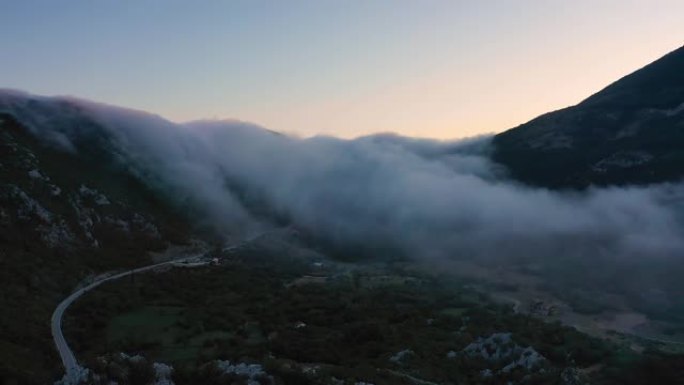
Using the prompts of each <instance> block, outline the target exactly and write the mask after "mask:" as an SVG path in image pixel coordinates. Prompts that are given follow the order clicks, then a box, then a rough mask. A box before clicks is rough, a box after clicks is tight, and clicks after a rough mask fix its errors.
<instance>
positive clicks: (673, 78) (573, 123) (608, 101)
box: [493, 47, 684, 188]
mask: <svg viewBox="0 0 684 385" xmlns="http://www.w3.org/2000/svg"><path fill="white" fill-rule="evenodd" d="M682 69H684V47H681V48H678V49H677V50H675V51H672V52H671V53H669V54H667V55H665V56H663V57H662V58H661V59H658V60H656V61H654V62H652V63H651V64H649V65H647V66H645V67H643V68H641V69H639V70H637V71H635V72H633V73H631V74H629V75H627V76H624V77H622V78H621V79H619V80H617V81H615V82H613V83H611V84H610V85H608V86H607V87H605V88H603V89H602V90H600V91H599V92H597V93H595V94H593V95H591V96H589V97H588V98H586V99H584V100H583V101H581V102H580V103H578V104H577V105H575V106H571V107H566V108H563V109H560V110H557V111H553V112H549V113H546V114H543V115H541V116H539V117H537V118H535V119H532V120H531V121H529V122H527V123H525V124H522V125H520V126H517V127H515V128H512V129H510V130H507V131H505V132H503V133H500V134H498V135H496V136H495V137H494V140H493V144H494V151H493V159H494V160H495V161H496V162H498V163H500V164H502V165H504V166H506V167H507V168H508V170H509V171H510V174H511V176H512V177H513V178H515V179H517V180H519V181H522V182H524V183H527V184H530V185H536V186H542V187H549V188H586V187H588V186H590V185H599V186H605V185H629V184H649V183H660V182H672V181H677V180H679V179H681V178H682V177H684V168H682V167H680V166H679V165H680V164H682V162H683V161H684V151H683V150H681V149H682V148H684V70H682Z"/></svg>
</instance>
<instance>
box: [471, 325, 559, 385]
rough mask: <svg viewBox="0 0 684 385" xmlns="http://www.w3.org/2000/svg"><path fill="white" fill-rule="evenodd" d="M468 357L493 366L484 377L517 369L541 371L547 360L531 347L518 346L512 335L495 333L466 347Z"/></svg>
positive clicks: (484, 373)
mask: <svg viewBox="0 0 684 385" xmlns="http://www.w3.org/2000/svg"><path fill="white" fill-rule="evenodd" d="M462 353H463V354H465V355H466V356H467V357H470V358H477V359H482V360H484V361H486V362H487V363H489V364H491V365H492V369H487V371H483V373H482V375H483V376H484V377H490V376H492V375H493V374H494V373H495V372H496V371H495V370H499V371H500V372H502V373H508V372H511V371H513V370H515V369H522V370H524V371H527V372H532V371H536V370H538V369H540V368H541V367H542V366H543V365H544V363H545V361H546V359H545V358H544V357H543V356H542V355H541V354H539V353H537V351H536V350H534V348H532V347H531V346H527V347H523V346H520V345H518V344H516V343H515V342H514V341H513V339H512V338H511V333H494V334H492V335H491V336H489V337H486V338H482V337H481V338H478V339H477V341H475V342H473V343H471V344H470V345H468V346H466V347H465V348H464V349H463V351H462Z"/></svg>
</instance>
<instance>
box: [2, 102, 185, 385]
mask: <svg viewBox="0 0 684 385" xmlns="http://www.w3.org/2000/svg"><path fill="white" fill-rule="evenodd" d="M101 156H102V155H100V157H101ZM188 229H189V227H188V224H187V223H186V221H185V220H184V219H183V218H182V217H181V216H179V215H177V214H174V210H173V209H171V208H170V207H169V206H168V205H167V204H166V203H165V202H164V201H163V200H160V199H159V198H158V197H157V196H156V195H155V194H154V193H153V192H151V191H150V190H149V189H148V188H146V187H145V186H143V185H142V184H141V183H140V182H138V181H137V180H136V179H134V178H132V177H131V176H129V175H126V174H124V173H122V172H119V171H116V169H114V168H112V167H109V166H108V165H107V163H106V162H98V161H96V160H95V159H92V158H91V159H88V158H87V157H83V156H78V157H77V156H76V155H74V154H71V153H68V152H63V151H56V150H54V149H53V148H52V147H48V146H45V145H44V144H42V143H41V142H40V141H39V140H38V139H36V137H34V136H33V135H31V134H30V133H29V131H28V129H27V128H26V127H25V126H23V125H22V124H21V123H19V122H18V121H17V120H16V119H15V117H14V116H12V115H10V114H7V113H0V243H2V249H1V250H0V281H1V282H3V291H2V295H1V296H0V308H2V309H3V310H2V311H3V314H11V315H12V316H11V317H0V330H2V333H0V383H3V384H4V383H8V384H10V383H17V382H13V381H19V382H18V383H36V384H39V383H45V382H46V381H47V379H50V378H55V375H56V374H58V373H60V371H61V368H60V367H59V360H58V358H57V356H56V353H55V352H54V348H53V344H52V340H51V336H50V331H49V327H48V325H49V319H50V314H51V312H52V310H53V309H54V306H55V305H56V304H57V303H58V302H59V301H60V300H61V299H62V298H63V297H64V296H65V295H66V294H67V293H69V292H70V291H71V290H73V288H74V286H75V285H76V284H77V283H78V282H79V281H80V280H82V279H84V278H85V277H87V276H89V275H93V274H96V273H98V272H102V271H107V270H111V269H117V268H122V267H125V266H132V265H139V264H144V263H146V262H147V261H148V258H149V257H148V252H150V251H160V250H163V249H165V248H166V247H167V246H168V245H170V244H185V243H187V242H188V240H189V238H188V235H187V234H188ZM46 363H47V364H46Z"/></svg>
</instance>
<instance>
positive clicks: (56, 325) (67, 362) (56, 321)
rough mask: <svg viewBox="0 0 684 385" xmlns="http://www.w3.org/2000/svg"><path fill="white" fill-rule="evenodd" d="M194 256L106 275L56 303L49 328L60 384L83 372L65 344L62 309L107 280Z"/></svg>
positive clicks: (76, 379)
mask: <svg viewBox="0 0 684 385" xmlns="http://www.w3.org/2000/svg"><path fill="white" fill-rule="evenodd" d="M191 258H195V257H184V258H182V259H175V260H172V261H166V262H161V263H156V264H154V265H149V266H144V267H139V268H137V269H133V270H128V271H124V272H122V273H117V274H113V275H106V276H104V277H102V278H100V279H98V280H96V281H94V282H92V283H90V284H89V285H88V286H85V287H83V288H80V289H78V290H76V291H75V292H73V293H71V295H69V296H68V297H66V298H65V299H64V300H63V301H62V302H60V303H59V305H57V308H56V309H55V311H54V312H53V313H52V319H51V322H50V325H51V329H52V338H53V339H54V341H55V346H56V347H57V351H58V352H59V356H60V358H61V359H62V364H63V365H64V370H65V371H66V374H65V376H64V378H63V379H62V384H64V385H72V384H78V383H79V381H80V379H81V376H82V375H83V373H84V369H83V368H82V367H81V366H80V365H79V364H78V361H77V360H76V356H74V352H73V351H72V350H71V348H69V344H67V342H66V339H65V338H64V334H63V333H62V317H63V316H64V311H66V309H67V308H68V307H69V305H71V304H72V303H73V302H74V301H76V299H78V298H79V297H80V296H82V295H83V294H85V293H86V292H88V291H90V290H92V289H94V288H96V287H97V286H99V285H101V284H103V283H105V282H108V281H114V280H116V279H119V278H123V277H126V276H129V275H131V274H136V273H142V272H145V271H149V270H153V269H156V268H158V267H162V266H167V265H170V266H173V265H180V263H181V262H182V261H185V260H188V259H191ZM205 264H208V262H206V263H203V264H198V263H195V264H192V265H188V266H191V267H195V266H201V265H205Z"/></svg>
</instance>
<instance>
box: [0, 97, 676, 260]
mask: <svg viewBox="0 0 684 385" xmlns="http://www.w3.org/2000/svg"><path fill="white" fill-rule="evenodd" d="M0 110H9V111H10V112H12V113H13V114H14V115H15V116H17V117H18V118H19V119H20V120H21V121H22V122H24V123H25V124H27V125H28V126H29V127H30V129H31V130H32V131H33V132H34V133H35V134H36V135H38V136H39V137H41V138H43V139H45V140H46V141H48V142H49V143H52V144H53V145H56V146H59V147H60V148H63V149H64V150H66V151H72V152H76V153H78V152H79V151H84V150H85V149H87V148H88V147H89V146H91V147H92V146H93V141H92V138H93V136H96V134H98V135H99V134H105V136H106V138H107V143H108V145H110V146H111V147H110V148H109V151H110V152H111V153H112V156H113V157H115V158H116V159H117V160H118V162H119V163H120V164H121V165H123V166H124V167H127V168H128V169H129V170H130V171H131V172H132V173H134V174H135V175H137V176H138V177H139V178H140V179H142V180H143V181H145V182H146V183H148V184H149V185H150V186H152V187H153V188H155V189H158V190H159V191H160V192H163V193H165V194H166V195H167V196H168V197H171V198H172V199H173V200H174V202H176V203H177V204H179V205H185V206H187V205H190V206H192V207H193V208H194V209H196V210H197V213H198V215H197V220H198V221H200V222H204V223H205V224H206V223H211V224H212V225H213V226H214V227H215V228H216V229H219V230H220V231H223V232H224V234H225V235H226V236H227V237H232V236H236V234H245V233H248V232H250V231H258V229H260V228H263V227H264V226H273V223H278V224H280V225H285V226H292V227H293V228H296V229H298V230H300V231H302V232H304V233H306V234H309V235H311V236H313V237H314V238H316V239H320V240H323V241H325V243H326V244H328V245H333V246H338V247H340V248H342V249H344V250H350V252H356V251H359V250H361V252H362V254H363V255H364V258H365V257H369V258H378V259H383V258H395V257H397V256H398V255H400V256H401V257H404V258H411V259H415V260H418V261H426V262H430V261H439V260H444V259H464V258H466V259H467V258H473V259H476V260H480V261H496V262H497V263H505V262H506V261H509V262H511V263H513V262H515V263H519V262H520V263H521V262H526V261H527V262H530V261H532V262H539V261H541V262H548V261H551V262H556V261H563V262H564V263H565V262H567V261H573V260H582V261H584V262H586V261H603V262H606V261H608V262H610V263H613V264H615V266H620V263H624V264H626V265H634V264H638V265H648V264H652V263H654V264H658V265H661V264H665V265H667V264H673V265H677V266H681V261H680V260H681V258H682V257H683V256H684V241H683V239H684V238H683V237H682V235H684V226H683V225H682V224H683V221H682V204H681V202H682V196H683V194H684V189H683V188H682V186H681V185H678V184H663V185H655V186H648V187H626V188H618V187H613V188H590V189H588V190H586V191H582V192H578V191H550V190H546V189H541V188H532V187H526V186H523V185H520V184H518V183H516V182H514V181H512V180H510V179H508V178H507V177H506V170H505V169H504V168H503V167H501V166H498V165H495V164H493V163H492V162H491V161H490V160H489V157H488V153H489V151H490V139H491V138H490V137H486V136H485V137H479V138H472V139H468V140H462V141H452V142H445V141H434V140H427V139H413V138H405V137H400V136H396V135H391V134H387V135H375V136H368V137H362V138H358V139H355V140H342V139H336V138H331V137H314V138H307V139H303V138H296V137H292V136H287V135H282V134H278V133H274V132H272V131H269V130H267V129H265V128H262V127H258V126H255V125H252V124H249V123H244V122H240V121H199V122H190V123H185V124H175V123H172V122H169V121H166V120H164V119H163V118H161V117H158V116H154V115H150V114H147V113H144V112H139V111H132V110H125V109H121V108H116V107H111V106H105V105H101V104H96V103H91V102H87V101H80V100H75V99H70V98H56V99H50V98H39V97H33V96H28V95H21V94H16V93H8V92H5V93H4V94H3V96H2V97H0ZM352 250H356V251H352ZM608 266H610V264H609V265H608Z"/></svg>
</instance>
